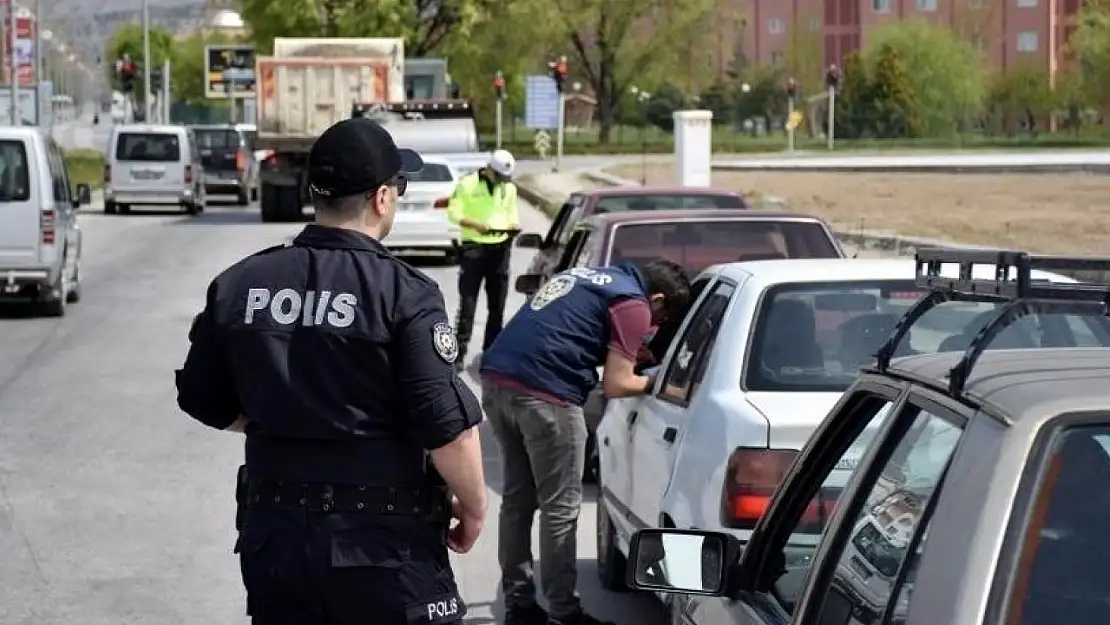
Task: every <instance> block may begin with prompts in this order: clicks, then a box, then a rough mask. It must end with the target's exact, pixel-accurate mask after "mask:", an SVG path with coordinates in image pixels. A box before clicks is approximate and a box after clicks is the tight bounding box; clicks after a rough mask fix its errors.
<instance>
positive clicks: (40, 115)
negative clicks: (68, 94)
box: [34, 0, 50, 126]
mask: <svg viewBox="0 0 1110 625" xmlns="http://www.w3.org/2000/svg"><path fill="white" fill-rule="evenodd" d="M34 52H35V61H34V62H35V125H36V126H42V125H43V121H44V120H45V118H46V115H45V107H47V106H50V103H49V102H43V101H42V78H43V76H42V74H43V71H42V1H41V0H35V50H34Z"/></svg>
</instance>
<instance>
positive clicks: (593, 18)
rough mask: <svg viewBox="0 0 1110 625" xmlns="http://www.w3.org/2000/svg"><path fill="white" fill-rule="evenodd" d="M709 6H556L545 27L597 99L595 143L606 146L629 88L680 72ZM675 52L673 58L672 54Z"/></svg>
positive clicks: (699, 0) (639, 0)
mask: <svg viewBox="0 0 1110 625" xmlns="http://www.w3.org/2000/svg"><path fill="white" fill-rule="evenodd" d="M712 4H713V3H712V2H711V0H622V1H621V2H614V1H613V0H554V2H552V3H550V5H549V6H550V9H551V10H552V11H553V13H554V15H553V16H552V18H551V19H550V21H548V22H547V23H549V24H552V25H554V27H555V28H557V29H559V31H561V32H562V33H563V35H564V36H565V37H566V39H565V40H564V41H567V43H568V44H569V47H570V51H569V53H567V56H568V57H569V58H570V61H571V64H572V67H575V68H577V69H578V71H579V72H580V73H581V75H582V76H583V77H584V78H585V80H586V82H587V83H588V85H589V87H590V88H591V90H592V91H593V93H594V97H596V98H597V103H598V139H599V141H601V142H602V143H607V142H608V141H609V138H610V135H611V133H612V130H613V125H614V123H615V121H616V118H617V109H618V108H619V107H620V106H621V104H622V103H623V102H624V101H625V100H629V103H631V102H630V99H629V98H627V94H628V90H629V87H631V86H633V85H636V86H641V87H642V86H651V85H655V84H659V83H660V82H661V81H662V79H663V78H664V77H666V76H667V74H668V73H670V72H674V71H675V70H678V69H680V68H679V67H677V65H679V64H681V56H682V55H681V54H680V52H681V46H682V45H683V42H688V41H690V40H691V38H692V37H693V35H694V33H696V32H697V31H698V27H699V26H700V25H701V22H702V19H703V17H702V16H703V15H704V14H705V13H706V12H707V11H708V10H709V9H710V8H711V7H712ZM676 52H677V53H676Z"/></svg>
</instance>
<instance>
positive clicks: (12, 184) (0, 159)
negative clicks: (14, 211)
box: [0, 140, 31, 202]
mask: <svg viewBox="0 0 1110 625" xmlns="http://www.w3.org/2000/svg"><path fill="white" fill-rule="evenodd" d="M30 198H31V177H30V175H29V174H28V171H27V150H26V149H25V148H24V147H23V142H22V141H11V140H7V141H0V202H24V201H27V200H28V199H30Z"/></svg>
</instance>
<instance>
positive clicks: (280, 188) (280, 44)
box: [256, 38, 478, 222]
mask: <svg viewBox="0 0 1110 625" xmlns="http://www.w3.org/2000/svg"><path fill="white" fill-rule="evenodd" d="M256 75H257V77H258V90H257V106H256V109H257V115H258V124H257V126H258V139H257V148H258V149H259V150H262V151H264V152H263V153H264V154H265V155H266V157H265V159H264V160H263V161H262V163H261V168H260V175H259V186H260V187H261V191H260V194H259V195H260V204H261V213H262V221H264V222H288V221H299V220H301V218H302V215H303V207H304V206H305V205H306V204H309V203H310V201H311V198H310V197H309V194H308V185H307V178H308V175H307V174H308V171H307V165H308V153H309V150H310V149H311V147H312V143H313V142H314V141H315V140H316V138H317V137H319V136H320V134H321V133H323V132H324V130H325V129H327V128H328V127H329V126H331V125H333V124H335V123H336V122H338V121H340V120H343V119H347V118H349V117H352V116H356V115H357V116H368V117H372V118H373V119H375V120H377V121H379V122H380V123H381V124H382V125H384V126H385V127H386V128H387V129H388V130H389V131H390V133H391V134H392V135H393V138H394V141H396V142H397V144H398V145H400V146H401V147H407V148H411V149H414V150H416V151H418V152H420V153H422V154H440V155H443V154H452V155H463V156H465V157H466V158H464V160H465V161H466V162H469V160H467V159H471V160H472V158H473V157H472V156H467V155H473V154H477V152H478V136H477V130H476V127H475V124H474V112H473V106H472V104H471V103H470V102H469V101H466V100H406V99H405V87H404V40H403V39H401V38H370V39H326V38H325V39H291V38H277V39H275V40H274V55H273V56H268V57H260V58H258V60H257V68H256ZM460 164H462V162H460Z"/></svg>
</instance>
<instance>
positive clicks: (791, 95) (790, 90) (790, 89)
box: [786, 76, 798, 152]
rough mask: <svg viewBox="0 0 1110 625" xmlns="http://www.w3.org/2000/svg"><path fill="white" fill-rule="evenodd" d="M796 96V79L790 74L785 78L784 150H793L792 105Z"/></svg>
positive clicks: (793, 105)
mask: <svg viewBox="0 0 1110 625" xmlns="http://www.w3.org/2000/svg"><path fill="white" fill-rule="evenodd" d="M797 97H798V81H796V80H794V77H793V76H791V77H790V78H788V79H787V80H786V151H787V152H793V151H794V107H795V104H794V102H795V99H796V98H797Z"/></svg>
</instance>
